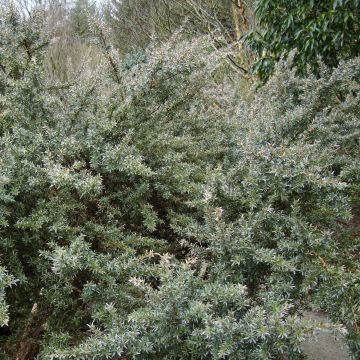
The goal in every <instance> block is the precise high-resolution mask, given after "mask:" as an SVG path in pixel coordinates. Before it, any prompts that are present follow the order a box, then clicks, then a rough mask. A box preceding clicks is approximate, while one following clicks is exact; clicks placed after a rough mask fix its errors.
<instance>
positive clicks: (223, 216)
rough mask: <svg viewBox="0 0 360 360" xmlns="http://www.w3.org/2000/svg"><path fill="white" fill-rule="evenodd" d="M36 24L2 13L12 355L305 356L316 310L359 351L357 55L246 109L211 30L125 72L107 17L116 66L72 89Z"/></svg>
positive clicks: (283, 82)
mask: <svg viewBox="0 0 360 360" xmlns="http://www.w3.org/2000/svg"><path fill="white" fill-rule="evenodd" d="M41 24H42V20H41V15H40V14H35V13H34V14H33V15H32V16H30V17H28V18H26V19H21V17H19V16H18V15H17V14H16V13H15V12H14V11H9V12H8V13H6V14H1V22H0V25H1V27H0V34H1V35H0V37H1V39H2V42H1V50H2V51H1V52H0V54H1V55H0V68H1V69H2V71H0V114H1V118H0V144H1V146H0V151H1V157H0V159H1V160H0V161H1V166H0V179H4V181H2V183H1V185H2V188H1V191H0V201H1V202H0V205H1V228H0V236H1V239H2V241H1V243H0V249H1V254H2V256H1V262H2V264H3V265H4V266H5V267H6V269H7V271H9V273H11V274H12V275H13V276H15V277H16V278H17V279H18V283H17V286H15V287H12V288H10V289H9V290H8V291H7V295H6V300H7V304H8V305H9V314H10V322H9V327H10V331H11V335H10V336H8V337H7V338H6V339H5V340H4V341H3V344H4V346H3V347H4V349H6V351H7V352H8V353H9V354H10V356H13V355H16V356H18V357H19V358H21V356H22V358H26V356H27V357H28V358H29V357H30V354H31V356H33V357H34V356H36V355H38V356H39V358H40V359H53V360H55V359H106V358H108V359H111V358H121V357H122V358H133V359H158V358H161V359H254V360H255V359H256V360H257V359H271V358H273V359H298V358H300V357H301V342H302V341H303V340H304V338H305V337H306V336H307V335H310V334H311V332H312V329H311V327H309V326H308V325H307V324H306V323H305V322H303V321H301V320H300V318H299V314H300V313H301V311H303V310H304V309H306V308H307V307H309V306H318V307H321V308H323V309H324V310H325V311H327V312H328V313H329V315H330V316H331V317H332V318H333V320H334V321H335V322H337V323H338V328H340V330H344V327H345V328H346V331H347V339H348V340H349V344H350V346H351V348H352V350H353V352H354V354H355V355H357V354H358V353H359V348H358V344H359V332H358V328H359V315H358V314H359V313H360V311H359V307H360V304H359V298H360V296H359V268H358V263H357V251H358V246H359V243H358V237H356V236H354V233H353V232H352V226H351V223H347V222H348V219H350V218H351V217H352V211H353V210H352V205H353V204H357V201H358V194H359V192H358V191H359V177H360V176H359V166H358V165H359V158H358V151H359V136H358V135H359V80H360V72H359V71H360V66H359V65H360V59H359V58H356V59H354V60H351V61H348V62H345V63H341V64H340V66H339V67H338V68H337V69H335V70H334V71H330V70H328V69H327V68H325V67H324V69H322V70H321V75H320V77H319V78H316V77H314V76H308V77H306V78H299V77H298V76H297V75H296V74H295V70H290V67H291V66H290V65H289V64H287V63H283V62H282V63H279V64H278V65H277V67H276V71H275V74H274V76H273V77H272V78H271V79H270V80H269V82H268V83H267V84H266V85H265V86H264V87H262V88H261V89H260V90H258V91H257V92H255V93H252V92H251V91H250V93H248V94H247V95H246V96H245V94H242V92H244V93H245V91H244V89H243V87H241V85H240V84H241V82H240V81H239V79H238V78H237V77H236V75H235V74H233V73H232V72H231V70H230V69H229V67H228V65H227V62H226V61H225V60H224V59H225V58H226V56H227V53H226V51H224V52H222V51H219V50H217V51H216V52H214V50H213V49H212V47H211V45H210V43H209V41H208V39H207V38H206V37H199V38H194V39H192V41H189V40H186V39H184V38H183V37H182V35H181V33H178V34H175V35H174V36H173V37H172V38H171V39H170V40H169V41H167V42H165V43H163V44H162V45H161V46H153V47H151V48H149V49H148V50H147V51H145V52H144V54H142V56H135V57H133V58H131V59H127V60H126V61H123V62H121V61H119V60H118V59H117V54H116V52H115V51H113V49H112V48H111V47H110V46H108V45H107V42H106V34H105V33H103V32H102V30H101V26H100V25H99V24H97V23H95V24H92V25H93V27H94V29H95V32H97V34H98V36H99V39H100V45H101V46H102V48H103V50H104V52H105V56H104V62H102V63H101V64H100V65H99V68H98V71H97V73H96V74H93V75H89V74H87V73H84V74H83V75H82V76H80V77H79V79H77V83H76V84H75V85H74V84H72V85H71V84H64V85H62V86H60V85H59V84H53V83H51V81H50V80H49V79H48V77H47V76H46V72H45V70H44V64H43V59H44V57H45V55H46V49H47V48H46V44H47V43H48V40H47V38H46V37H45V36H44V34H43V32H42V31H41V29H42V25H41ZM343 223H346V224H347V225H346V226H344V225H342V224H343ZM2 274H5V276H4V275H2V276H1V278H0V288H1V289H3V288H5V287H6V286H8V285H11V284H12V283H13V281H14V280H13V278H12V277H9V276H8V273H7V272H3V271H2ZM2 278H3V279H5V281H2V280H1V279H2ZM2 294H3V293H0V296H1V295H2ZM0 304H1V305H2V307H1V310H0V311H1V312H0V314H2V313H4V316H2V322H3V323H6V319H7V316H8V315H7V314H6V311H7V308H6V305H5V303H4V301H2V298H0ZM350 304H351V305H350ZM16 356H15V357H16Z"/></svg>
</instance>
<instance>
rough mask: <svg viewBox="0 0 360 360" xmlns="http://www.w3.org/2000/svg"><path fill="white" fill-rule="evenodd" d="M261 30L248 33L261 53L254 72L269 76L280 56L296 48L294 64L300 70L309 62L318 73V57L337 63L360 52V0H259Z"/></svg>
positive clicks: (328, 63)
mask: <svg viewBox="0 0 360 360" xmlns="http://www.w3.org/2000/svg"><path fill="white" fill-rule="evenodd" d="M256 16H257V20H258V23H259V30H258V31H257V32H254V33H252V34H249V35H248V36H247V37H246V42H247V43H248V44H249V45H250V46H251V47H252V48H253V49H254V50H255V51H256V52H257V53H258V55H259V57H260V58H259V60H258V61H257V62H256V63H255V65H254V68H253V70H254V72H256V73H257V74H259V76H260V77H261V78H262V79H264V80H266V79H267V78H268V77H269V75H270V74H271V73H272V71H273V68H274V64H275V62H276V61H278V60H279V59H280V58H281V57H283V56H285V57H287V56H288V55H289V53H290V52H291V51H292V50H294V49H297V53H296V55H295V59H294V61H295V62H294V65H295V66H296V67H297V69H298V72H299V73H300V74H304V73H305V72H306V70H307V66H310V68H311V70H313V71H315V73H317V74H319V57H321V58H322V59H323V61H324V62H325V63H326V65H328V66H330V67H335V66H337V65H338V63H339V61H340V60H341V59H349V58H352V57H354V56H356V55H359V53H360V43H359V39H360V27H359V23H360V2H359V1H358V0H329V1H309V0H301V1H287V0H280V1H279V0H276V1H274V0H259V1H258V2H257V9H256Z"/></svg>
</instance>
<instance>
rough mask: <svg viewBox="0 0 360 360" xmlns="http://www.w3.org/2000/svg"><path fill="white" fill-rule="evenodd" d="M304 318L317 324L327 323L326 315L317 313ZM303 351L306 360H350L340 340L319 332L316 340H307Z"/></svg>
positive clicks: (324, 332) (305, 315) (308, 314)
mask: <svg viewBox="0 0 360 360" xmlns="http://www.w3.org/2000/svg"><path fill="white" fill-rule="evenodd" d="M304 318H305V319H307V320H312V321H314V322H316V323H317V324H321V323H328V322H329V319H328V318H327V317H326V315H324V314H321V313H317V312H308V313H306V314H304ZM303 349H304V352H305V355H306V360H350V359H351V357H350V355H349V352H348V349H347V347H346V345H345V343H344V341H343V339H341V338H336V337H335V336H334V335H333V334H331V333H330V332H328V331H326V330H323V331H321V332H320V333H319V334H318V336H317V339H316V340H307V341H306V342H305V343H304V345H303Z"/></svg>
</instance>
